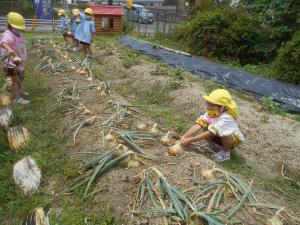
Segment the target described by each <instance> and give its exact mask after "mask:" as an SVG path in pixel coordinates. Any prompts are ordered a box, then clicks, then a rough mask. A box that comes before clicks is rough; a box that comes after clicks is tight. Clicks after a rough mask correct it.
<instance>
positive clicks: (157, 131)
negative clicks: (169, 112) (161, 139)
mask: <svg viewBox="0 0 300 225" xmlns="http://www.w3.org/2000/svg"><path fill="white" fill-rule="evenodd" d="M149 132H150V133H153V134H157V133H159V130H158V128H157V123H155V124H154V125H153V126H152V127H151V129H150V130H149Z"/></svg>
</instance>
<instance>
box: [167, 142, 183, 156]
mask: <svg viewBox="0 0 300 225" xmlns="http://www.w3.org/2000/svg"><path fill="white" fill-rule="evenodd" d="M168 153H169V155H173V156H178V155H181V154H182V153H183V148H182V147H181V144H180V142H177V143H176V144H175V145H172V146H171V147H170V148H169V149H168Z"/></svg>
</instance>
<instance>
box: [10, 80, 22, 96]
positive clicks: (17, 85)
mask: <svg viewBox="0 0 300 225" xmlns="http://www.w3.org/2000/svg"><path fill="white" fill-rule="evenodd" d="M11 89H12V99H16V98H17V97H19V96H20V89H21V80H20V78H19V76H18V75H14V76H13V77H12V85H11Z"/></svg>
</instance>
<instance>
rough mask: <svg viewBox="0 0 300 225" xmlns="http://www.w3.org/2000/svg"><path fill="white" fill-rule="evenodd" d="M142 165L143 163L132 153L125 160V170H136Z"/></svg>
mask: <svg viewBox="0 0 300 225" xmlns="http://www.w3.org/2000/svg"><path fill="white" fill-rule="evenodd" d="M142 165H145V163H144V162H143V161H141V160H140V159H139V158H138V157H137V155H136V154H134V153H132V154H130V155H129V156H128V158H127V160H126V166H127V168H137V167H140V166H142Z"/></svg>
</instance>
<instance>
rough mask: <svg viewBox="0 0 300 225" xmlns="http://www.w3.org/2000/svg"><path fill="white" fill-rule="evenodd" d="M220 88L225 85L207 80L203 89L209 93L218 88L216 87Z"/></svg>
mask: <svg viewBox="0 0 300 225" xmlns="http://www.w3.org/2000/svg"><path fill="white" fill-rule="evenodd" d="M219 88H224V86H223V85H220V84H217V83H215V82H213V81H210V80H207V81H205V83H204V85H203V89H204V91H205V92H206V93H207V94H209V93H210V92H212V91H213V90H216V89H219Z"/></svg>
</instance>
